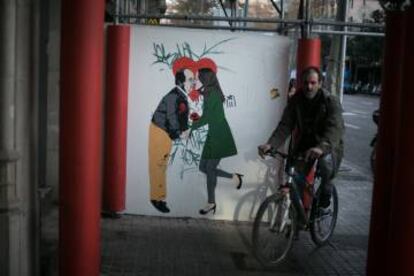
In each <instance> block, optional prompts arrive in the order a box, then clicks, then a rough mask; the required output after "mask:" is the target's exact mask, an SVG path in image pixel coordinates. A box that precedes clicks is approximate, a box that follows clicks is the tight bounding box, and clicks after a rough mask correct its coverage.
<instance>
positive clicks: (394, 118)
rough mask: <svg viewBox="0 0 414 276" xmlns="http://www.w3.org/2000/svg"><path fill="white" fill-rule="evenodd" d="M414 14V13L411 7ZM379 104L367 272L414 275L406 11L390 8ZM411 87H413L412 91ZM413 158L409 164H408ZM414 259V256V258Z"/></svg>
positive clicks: (412, 134)
mask: <svg viewBox="0 0 414 276" xmlns="http://www.w3.org/2000/svg"><path fill="white" fill-rule="evenodd" d="M410 12H411V16H413V14H412V13H413V12H412V8H411V11H410ZM386 18H387V21H386V36H385V52H384V66H383V68H384V71H383V81H382V95H381V105H380V124H379V130H378V134H379V139H378V143H377V159H376V173H375V182H374V191H373V198H372V211H371V225H370V237H369V247H368V262H367V275H413V274H414V267H412V265H411V267H410V263H409V260H408V259H409V258H411V257H412V255H413V253H414V251H413V248H414V240H413V235H412V233H414V226H413V223H414V219H413V218H414V209H413V206H412V204H411V198H410V197H412V194H413V193H414V176H413V175H412V172H410V169H411V170H412V164H413V163H414V159H413V156H414V147H413V144H412V141H413V139H414V132H413V129H412V121H410V117H412V116H410V115H411V114H410V108H411V109H412V107H411V106H412V103H413V101H414V97H413V91H410V89H411V87H412V85H411V84H410V83H409V82H410V81H411V80H410V74H411V78H412V76H413V70H412V64H413V58H412V54H411V53H410V50H412V49H413V46H414V44H413V34H412V33H410V31H409V22H410V20H411V21H412V17H411V19H409V16H408V13H407V12H388V13H387V17H386ZM411 90H412V89H411ZM407 162H410V163H407ZM411 259H412V258H411Z"/></svg>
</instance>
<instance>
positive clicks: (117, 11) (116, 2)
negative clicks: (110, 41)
mask: <svg viewBox="0 0 414 276" xmlns="http://www.w3.org/2000/svg"><path fill="white" fill-rule="evenodd" d="M119 11H120V9H119V0H115V25H118V24H119V17H120V14H119Z"/></svg>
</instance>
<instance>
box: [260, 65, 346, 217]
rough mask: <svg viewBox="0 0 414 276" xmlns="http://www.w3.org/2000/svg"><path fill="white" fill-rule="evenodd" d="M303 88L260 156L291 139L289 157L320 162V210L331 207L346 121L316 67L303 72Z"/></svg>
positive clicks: (284, 113)
mask: <svg viewBox="0 0 414 276" xmlns="http://www.w3.org/2000/svg"><path fill="white" fill-rule="evenodd" d="M302 80H303V88H302V89H300V90H299V91H298V93H296V94H295V95H294V96H293V97H292V98H291V99H290V100H289V103H288V105H287V106H286V108H285V110H284V112H283V115H282V119H281V121H280V122H279V124H278V126H277V127H276V129H275V130H274V131H273V133H272V135H271V136H270V138H269V140H268V141H267V143H266V144H263V145H260V146H259V154H260V155H261V153H262V152H264V153H266V152H268V151H269V150H271V149H272V148H274V149H276V148H278V147H280V146H281V145H282V144H283V143H284V142H285V140H286V139H287V138H288V137H289V136H290V135H292V140H291V143H290V149H289V151H290V154H291V155H293V156H304V157H305V160H306V161H308V160H313V159H316V158H319V163H318V169H319V174H320V176H321V188H322V189H321V194H320V197H319V207H320V208H322V210H323V209H325V208H327V207H329V205H330V198H331V193H332V185H333V184H332V179H333V178H334V177H335V175H336V173H337V172H338V168H339V166H340V163H341V160H342V156H343V142H342V136H343V133H344V121H343V118H342V107H341V105H340V103H339V101H338V99H337V98H336V97H335V96H333V95H331V94H330V93H329V92H328V91H326V90H324V89H322V88H321V84H322V74H321V72H320V70H319V69H318V68H317V67H308V68H306V69H305V70H304V71H303V72H302Z"/></svg>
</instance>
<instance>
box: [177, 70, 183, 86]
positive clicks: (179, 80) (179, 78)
mask: <svg viewBox="0 0 414 276" xmlns="http://www.w3.org/2000/svg"><path fill="white" fill-rule="evenodd" d="M184 82H185V75H184V70H180V71H178V72H177V73H175V85H178V86H182V85H183V84H184Z"/></svg>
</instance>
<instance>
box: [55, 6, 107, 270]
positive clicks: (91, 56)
mask: <svg viewBox="0 0 414 276" xmlns="http://www.w3.org/2000/svg"><path fill="white" fill-rule="evenodd" d="M103 23H104V1H103V0H63V1H62V29H61V33H62V35H61V74H60V80H61V90H60V145H59V147H60V160H59V173H60V179H59V182H60V187H59V193H60V195H59V196H60V198H59V201H60V208H59V211H60V212H59V275H60V276H64V275H68V276H73V275H77V276H81V275H85V276H86V275H88V276H91V275H99V267H100V244H99V241H100V225H99V221H100V207H101V204H100V203H101V186H100V183H101V176H100V175H101V146H102V145H101V139H102V138H101V130H102V128H101V125H102V122H101V119H102V114H101V113H102V91H101V90H102V85H101V83H102V71H103V70H102V69H103V68H102V66H103V38H104V36H103V34H104V32H103V31H104V29H103V27H104V24H103Z"/></svg>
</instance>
